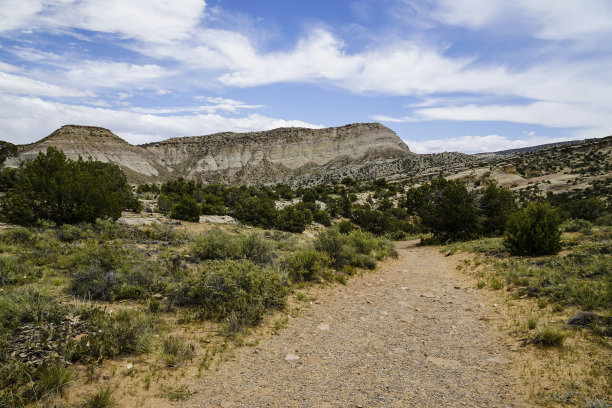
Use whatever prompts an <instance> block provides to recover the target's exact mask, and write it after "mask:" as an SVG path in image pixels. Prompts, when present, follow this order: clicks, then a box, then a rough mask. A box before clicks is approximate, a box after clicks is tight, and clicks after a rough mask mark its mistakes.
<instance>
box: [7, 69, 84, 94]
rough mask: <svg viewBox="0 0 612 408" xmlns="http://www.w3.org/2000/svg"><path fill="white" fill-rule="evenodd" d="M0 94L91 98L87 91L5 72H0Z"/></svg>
mask: <svg viewBox="0 0 612 408" xmlns="http://www.w3.org/2000/svg"><path fill="white" fill-rule="evenodd" d="M0 68H1V67H0ZM0 92H10V93H19V94H27V95H45V96H92V93H91V92H88V91H80V90H78V89H73V88H67V87H62V86H57V85H53V84H49V83H47V82H42V81H36V80H34V79H30V78H26V77H24V76H20V75H13V74H8V73H6V72H0Z"/></svg>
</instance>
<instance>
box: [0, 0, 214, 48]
mask: <svg viewBox="0 0 612 408" xmlns="http://www.w3.org/2000/svg"><path fill="white" fill-rule="evenodd" d="M205 8H206V3H205V1H204V0H174V1H172V2H169V1H166V0H130V1H124V0H105V1H99V0H48V1H43V0H5V1H3V2H2V3H0V17H1V18H0V32H3V31H4V32H6V31H10V30H15V29H19V28H22V27H27V28H34V29H72V28H78V29H83V30H90V31H97V32H102V33H110V34H118V35H120V36H122V37H124V38H134V39H138V40H142V41H156V42H168V41H173V40H181V39H187V38H189V37H190V35H191V34H190V33H191V31H192V30H193V29H194V28H195V27H196V26H197V25H198V24H199V23H200V20H201V18H202V17H203V15H204V10H205Z"/></svg>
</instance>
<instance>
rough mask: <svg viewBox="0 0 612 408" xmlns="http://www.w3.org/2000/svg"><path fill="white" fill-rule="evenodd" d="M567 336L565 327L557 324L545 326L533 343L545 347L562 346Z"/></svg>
mask: <svg viewBox="0 0 612 408" xmlns="http://www.w3.org/2000/svg"><path fill="white" fill-rule="evenodd" d="M565 337H566V335H565V333H564V332H563V329H561V328H559V327H557V326H545V327H543V328H542V329H540V330H539V331H538V334H537V336H536V337H535V338H534V339H533V343H534V344H539V345H542V346H544V347H560V346H562V345H563V341H564V340H565Z"/></svg>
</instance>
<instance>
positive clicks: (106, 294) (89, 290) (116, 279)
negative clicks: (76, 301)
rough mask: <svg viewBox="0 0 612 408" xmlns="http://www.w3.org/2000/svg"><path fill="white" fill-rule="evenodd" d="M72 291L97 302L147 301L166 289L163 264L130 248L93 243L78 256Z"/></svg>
mask: <svg viewBox="0 0 612 408" xmlns="http://www.w3.org/2000/svg"><path fill="white" fill-rule="evenodd" d="M71 269H72V270H73V271H74V272H73V274H72V281H71V284H70V292H71V293H72V294H73V295H75V296H77V297H80V298H84V299H95V300H120V299H146V298H148V297H149V296H150V295H151V294H153V293H157V292H163V291H165V288H166V282H165V279H164V275H165V270H164V267H163V265H161V264H160V263H159V262H158V261H156V260H154V259H145V258H144V257H143V256H142V254H139V253H136V252H134V251H131V250H129V248H125V247H121V246H116V245H111V244H102V245H95V244H89V245H87V246H86V247H84V248H83V249H81V250H80V251H78V252H77V253H76V254H75V255H74V256H73V260H72V264H71Z"/></svg>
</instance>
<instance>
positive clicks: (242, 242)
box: [189, 229, 274, 265]
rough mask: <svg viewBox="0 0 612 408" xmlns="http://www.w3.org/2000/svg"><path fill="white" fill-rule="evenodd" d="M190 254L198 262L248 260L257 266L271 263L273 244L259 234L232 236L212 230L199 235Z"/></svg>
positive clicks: (191, 247)
mask: <svg viewBox="0 0 612 408" xmlns="http://www.w3.org/2000/svg"><path fill="white" fill-rule="evenodd" d="M189 252H190V254H191V255H192V256H193V257H194V258H195V259H198V260H201V261H202V260H212V259H243V258H244V259H248V260H250V261H252V262H254V263H256V264H258V265H265V264H269V263H271V262H272V259H273V258H274V244H272V243H271V242H270V241H268V240H266V239H265V238H264V237H263V236H262V235H261V234H259V233H257V232H253V233H251V234H248V235H233V234H229V233H227V232H224V231H222V230H220V229H213V230H210V231H208V232H206V233H204V234H201V235H199V236H198V237H197V238H196V239H195V241H194V242H193V244H191V246H190V248H189Z"/></svg>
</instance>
